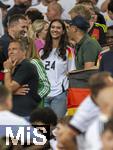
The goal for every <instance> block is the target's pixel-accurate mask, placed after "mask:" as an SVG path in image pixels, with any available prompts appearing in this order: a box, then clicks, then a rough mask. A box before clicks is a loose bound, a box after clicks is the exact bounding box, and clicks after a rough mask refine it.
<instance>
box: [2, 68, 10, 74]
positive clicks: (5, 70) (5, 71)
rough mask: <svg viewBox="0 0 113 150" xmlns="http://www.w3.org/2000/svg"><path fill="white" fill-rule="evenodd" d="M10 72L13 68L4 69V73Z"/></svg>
mask: <svg viewBox="0 0 113 150" xmlns="http://www.w3.org/2000/svg"><path fill="white" fill-rule="evenodd" d="M8 72H11V70H10V69H4V70H3V73H8Z"/></svg>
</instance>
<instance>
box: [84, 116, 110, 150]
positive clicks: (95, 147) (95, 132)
mask: <svg viewBox="0 0 113 150" xmlns="http://www.w3.org/2000/svg"><path fill="white" fill-rule="evenodd" d="M107 121H108V118H107V117H106V116H105V115H104V114H99V116H98V117H97V118H96V119H95V120H94V122H93V123H92V124H91V125H90V127H89V128H88V130H87V132H86V135H85V150H101V149H102V143H101V139H100V136H101V133H102V130H103V127H104V126H103V125H104V123H105V122H107ZM92 136H93V138H92Z"/></svg>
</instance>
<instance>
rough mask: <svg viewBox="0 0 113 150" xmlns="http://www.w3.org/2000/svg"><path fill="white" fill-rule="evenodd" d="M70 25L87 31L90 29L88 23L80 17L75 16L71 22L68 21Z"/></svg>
mask: <svg viewBox="0 0 113 150" xmlns="http://www.w3.org/2000/svg"><path fill="white" fill-rule="evenodd" d="M68 23H69V24H70V25H73V26H76V27H77V28H79V29H81V30H83V31H85V32H86V31H87V30H88V28H89V27H90V24H89V22H88V21H87V20H86V19H85V18H84V17H82V16H76V17H74V18H73V19H72V20H70V21H68Z"/></svg>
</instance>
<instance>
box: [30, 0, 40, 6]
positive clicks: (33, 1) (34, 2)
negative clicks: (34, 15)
mask: <svg viewBox="0 0 113 150" xmlns="http://www.w3.org/2000/svg"><path fill="white" fill-rule="evenodd" d="M38 4H39V2H38V0H32V2H31V5H32V6H34V5H38Z"/></svg>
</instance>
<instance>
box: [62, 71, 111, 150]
mask: <svg viewBox="0 0 113 150" xmlns="http://www.w3.org/2000/svg"><path fill="white" fill-rule="evenodd" d="M112 84H113V78H112V77H111V76H110V74H109V73H107V72H101V73H97V74H95V75H93V76H92V77H91V79H90V80H89V85H90V89H91V96H90V97H87V98H86V99H85V100H84V101H83V102H82V104H81V105H80V106H79V108H78V110H77V112H76V113H75V114H74V116H73V118H72V120H71V121H70V123H69V126H68V127H67V128H66V129H65V128H64V129H62V134H61V137H60V139H59V143H62V144H63V145H65V144H66V143H67V137H68V138H69V137H70V136H71V137H72V136H78V135H80V134H84V133H85V132H86V131H87V129H88V127H89V126H90V125H91V123H92V122H93V121H94V119H95V118H96V117H97V116H98V115H99V108H98V106H97V104H96V101H95V98H96V96H98V93H99V91H100V90H101V89H103V88H105V87H107V86H108V87H109V86H111V85H112ZM82 145H83V143H82ZM80 146H81V145H80ZM83 147H84V146H83Z"/></svg>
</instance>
